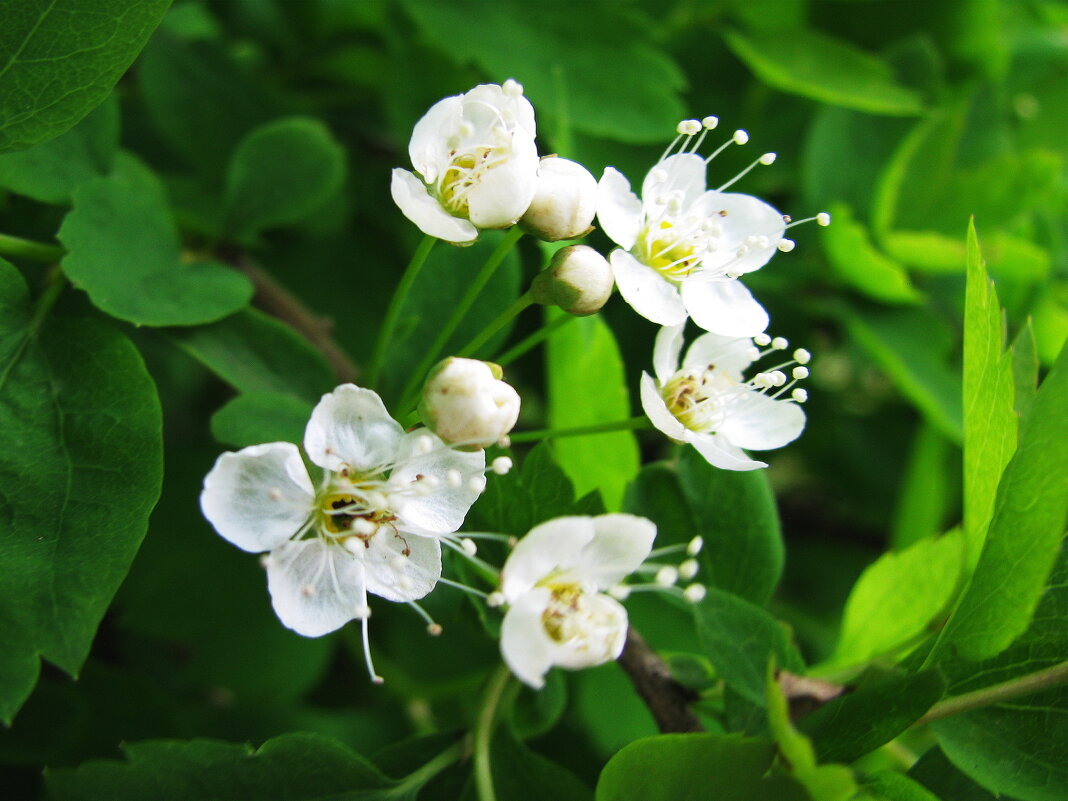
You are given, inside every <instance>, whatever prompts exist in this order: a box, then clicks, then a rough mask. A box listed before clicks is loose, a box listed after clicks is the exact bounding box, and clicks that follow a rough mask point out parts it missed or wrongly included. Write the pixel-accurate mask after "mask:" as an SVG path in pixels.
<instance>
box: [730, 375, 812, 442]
mask: <svg viewBox="0 0 1068 801" xmlns="http://www.w3.org/2000/svg"><path fill="white" fill-rule="evenodd" d="M804 428H805V413H804V411H802V409H801V407H800V406H798V405H797V404H796V403H793V402H791V401H785V400H774V399H772V398H769V397H768V396H767V395H765V394H764V393H762V392H756V391H755V390H751V391H749V392H746V393H745V394H744V395H742V396H741V397H740V398H739V399H738V400H737V401H735V402H734V403H732V404H731V407H730V411H729V413H728V414H727V417H726V419H725V420H724V421H723V423H722V424H721V425H720V427H719V433H720V434H722V435H723V436H725V437H726V438H727V439H729V440H730V441H731V444H732V445H737V446H738V447H739V448H746V449H751V450H757V451H766V450H770V449H772V448H781V447H782V446H783V445H785V444H786V443H788V442H793V441H794V440H795V439H797V438H798V437H799V436H800V435H801V432H802V431H803V430H804Z"/></svg>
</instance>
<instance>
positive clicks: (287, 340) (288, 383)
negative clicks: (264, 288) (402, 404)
mask: <svg viewBox="0 0 1068 801" xmlns="http://www.w3.org/2000/svg"><path fill="white" fill-rule="evenodd" d="M167 335H168V336H169V337H170V339H171V340H172V341H173V342H174V343H175V344H176V345H178V347H180V348H182V350H184V351H186V352H187V353H188V354H189V355H190V356H192V357H193V358H194V359H196V360H197V361H199V362H200V363H201V364H203V365H204V366H205V367H207V368H208V369H209V370H211V371H212V372H213V373H215V374H216V375H217V376H219V377H220V378H221V379H222V380H223V381H225V382H226V383H228V384H230V386H232V387H233V388H234V389H236V390H238V391H240V392H246V393H264V392H268V393H278V394H282V395H288V396H290V397H292V398H298V399H301V400H305V401H317V400H318V399H319V397H320V396H321V395H322V394H323V393H324V392H329V391H330V390H331V389H332V388H333V386H334V384H336V383H337V382H336V380H335V378H334V375H333V373H332V372H331V371H330V367H329V366H328V365H327V364H326V361H325V360H324V359H323V357H322V355H321V354H320V353H319V352H318V351H317V350H316V349H315V348H313V347H312V346H311V345H309V344H308V343H307V342H306V341H305V340H303V339H301V337H300V336H298V335H297V334H296V333H294V331H293V329H291V328H289V326H287V325H284V324H283V323H280V322H278V321H277V320H275V319H274V318H273V317H269V316H267V315H266V314H264V313H263V312H260V311H257V310H255V309H246V310H245V311H243V312H240V313H239V314H235V315H232V316H230V317H227V318H226V319H225V320H220V321H219V322H217V323H212V324H210V325H202V326H197V327H193V328H175V329H171V330H170V331H168V332H167Z"/></svg>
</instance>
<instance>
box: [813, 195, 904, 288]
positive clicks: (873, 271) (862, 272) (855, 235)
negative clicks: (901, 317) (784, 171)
mask: <svg viewBox="0 0 1068 801" xmlns="http://www.w3.org/2000/svg"><path fill="white" fill-rule="evenodd" d="M830 211H831V216H832V217H833V218H834V225H832V226H830V227H828V228H827V229H826V230H825V231H823V248H824V250H825V251H826V252H827V258H828V259H829V260H830V262H831V266H832V267H833V268H834V270H835V272H836V273H838V276H839V277H840V278H841V279H842V280H843V281H845V282H846V283H847V284H849V285H850V286H851V287H853V288H854V289H856V290H857V291H858V292H861V293H862V294H864V295H867V296H868V297H870V298H874V299H875V300H881V301H883V302H885V303H906V304H912V303H919V302H921V301H922V300H923V295H922V294H920V293H919V292H917V291H916V289H914V288H913V286H912V283H911V282H910V281H909V276H908V273H906V272H905V270H904V268H903V267H902V266H901V265H900V264H898V263H897V262H895V261H894V260H893V259H890V258H888V257H887V256H885V255H884V254H882V253H881V252H879V251H878V250H877V249H876V247H875V246H874V245H873V244H872V242H871V238H870V237H869V235H868V230H867V228H865V227H864V225H863V223H860V222H858V221H857V220H856V219H854V217H853V212H852V210H851V209H850V208H849V207H848V206H844V205H842V204H835V205H833V206H831V209H830Z"/></svg>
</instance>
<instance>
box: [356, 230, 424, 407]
mask: <svg viewBox="0 0 1068 801" xmlns="http://www.w3.org/2000/svg"><path fill="white" fill-rule="evenodd" d="M437 241H438V240H437V238H436V237H433V236H429V235H428V236H424V237H423V240H422V241H421V242H420V243H419V246H418V247H417V248H416V249H415V253H413V254H412V259H411V261H409V262H408V267H407V268H406V269H405V270H404V276H403V277H402V278H401V282H400V284H399V285H398V286H397V291H396V292H394V293H393V298H392V299H391V300H390V302H389V308H388V309H386V317H385V319H384V320H383V321H382V328H381V329H380V330H379V332H378V338H377V339H376V340H375V351H374V355H373V356H372V357H371V369H370V371H369V373H368V377H367V378H368V383H369V384H370V385H371V386H372V387H373V386H374V385H375V384H376V382H377V381H378V373H379V371H380V370H381V369H382V360H383V359H384V358H385V355H386V346H387V345H388V344H389V342H390V340H391V339H392V338H393V332H394V331H395V330H396V328H397V321H398V320H399V319H400V313H401V309H402V308H403V307H404V301H405V300H406V299H407V298H408V294H409V293H410V292H411V289H412V286H413V285H414V284H415V279H416V277H417V276H418V275H419V272H420V270H422V269H423V264H424V263H426V259H427V256H429V255H430V251H431V250H433V248H434V244H435V243H436V242H437Z"/></svg>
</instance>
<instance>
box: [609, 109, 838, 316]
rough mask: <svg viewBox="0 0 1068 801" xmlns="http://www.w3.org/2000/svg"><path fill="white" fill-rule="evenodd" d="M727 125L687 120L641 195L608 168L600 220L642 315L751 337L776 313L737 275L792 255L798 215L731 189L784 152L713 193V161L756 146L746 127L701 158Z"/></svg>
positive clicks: (621, 280)
mask: <svg viewBox="0 0 1068 801" xmlns="http://www.w3.org/2000/svg"><path fill="white" fill-rule="evenodd" d="M717 122H718V120H717V119H716V118H715V117H706V118H705V119H704V120H702V121H700V122H699V121H697V120H684V121H683V122H681V123H679V126H678V129H677V130H678V136H677V137H676V139H675V141H674V142H673V143H672V144H671V145H670V146H669V147H668V148H667V150H666V151H665V152H664V155H663V156H662V157H661V159H660V161H659V162H658V163H657V164H656V165H655V166H654V167H653V168H652V169H651V170H650V171H649V174H648V175H647V176H646V177H645V181H644V182H643V184H642V195H641V198H640V199H639V198H638V196H637V195H635V194H634V193H633V192H632V191H631V189H630V182H629V181H628V180H627V179H626V178H625V177H624V176H623V175H622V174H621V173H620V172H619V171H617V170H615V169H614V168H612V167H608V168H606V169H605V171H604V174H603V176H602V177H601V180H600V183H599V185H598V187H599V194H598V202H597V218H598V220H599V221H600V223H601V227H602V228H603V229H604V231H605V233H606V234H607V235H608V236H609V237H610V238H611V239H612V241H614V242H615V243H616V244H617V245H619V249H617V250H614V251H613V252H612V253H611V254H610V257H609V258H610V261H611V263H612V270H613V272H614V274H615V279H616V286H618V287H619V292H620V294H621V295H622V296H623V299H624V300H626V301H627V303H629V304H630V305H631V306H632V307H633V308H634V309H635V310H636V311H637V312H638V313H639V314H640V315H642V316H643V317H646V318H648V319H649V320H652V321H653V322H654V323H659V324H660V325H665V326H674V325H679V324H680V323H682V322H683V321H684V320H685V319H686V318H687V316H689V317H692V318H693V320H694V322H695V323H696V324H697V325H699V326H700V327H701V328H703V329H705V330H706V331H711V332H713V333H716V334H721V335H723V336H730V337H749V336H753V335H755V334H759V333H761V332H762V331H764V329H765V328H767V326H768V315H767V313H766V312H765V311H764V308H763V307H762V306H761V305H760V304H759V303H758V302H757V301H756V300H754V298H753V296H752V295H751V294H750V293H749V290H748V289H746V288H745V286H743V285H742V284H741V283H740V282H739V281H738V280H737V279H738V277H739V276H741V275H744V274H745V273H749V272H752V271H753V270H757V269H759V268H760V267H762V266H763V265H764V264H766V263H767V262H768V260H769V259H770V258H771V257H772V256H773V255H774V254H775V252H776V251H777V250H781V251H787V250H791V249H792V248H793V242H792V241H791V240H789V239H784V238H783V234H784V232H785V231H786V228H787V227H789V226H788V223H789V219H788V218H786V217H783V215H781V214H780V213H779V212H778V211H776V210H775V209H774V208H772V207H771V206H769V205H768V204H767V203H764V202H763V201H761V200H758V199H757V198H755V197H752V196H750V195H742V194H737V193H730V192H725V191H724V190H725V189H727V188H728V187H730V186H731V185H732V184H734V183H735V181H737V180H739V179H740V178H741V177H742V176H743V175H745V174H746V173H748V172H749V170H751V169H753V168H754V167H756V166H757V165H758V164H771V163H772V162H773V161H774V160H775V154H774V153H765V154H764V155H762V156H761V157H760V158H759V159H757V160H756V161H754V162H753V163H752V164H751V165H750V166H749V167H748V168H746V169H745V170H743V171H742V172H741V173H740V174H739V175H737V176H735V177H734V178H733V179H731V180H730V181H727V182H726V183H724V184H723V185H722V186H720V187H719V188H717V189H706V187H705V173H706V168H707V165H708V163H709V162H710V161H711V160H712V159H714V158H715V157H716V156H717V155H719V154H720V153H721V152H722V151H723V150H724V149H725V148H726V147H728V146H729V145H731V144H739V145H742V144H745V143H746V142H747V141H748V140H749V136H748V134H746V132H745V131H736V132H735V133H734V135H733V136H732V137H731V138H730V139H729V140H727V142H726V143H724V144H723V145H722V146H721V147H720V148H719V149H717V150H716V151H715V152H714V153H712V155H710V156H709V157H707V158H704V157H702V156H700V155H698V153H697V151H698V149H699V148H700V146H701V144H702V142H703V140H704V137H705V134H706V133H707V132H708V131H710V130H712V129H713V128H715V127H716V124H717ZM697 134H700V135H699V136H698V135H697ZM813 219H815V218H813ZM800 222H807V221H800ZM820 222H821V224H822V223H823V217H821V218H820ZM828 222H829V218H828ZM794 224H796V223H794Z"/></svg>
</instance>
